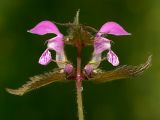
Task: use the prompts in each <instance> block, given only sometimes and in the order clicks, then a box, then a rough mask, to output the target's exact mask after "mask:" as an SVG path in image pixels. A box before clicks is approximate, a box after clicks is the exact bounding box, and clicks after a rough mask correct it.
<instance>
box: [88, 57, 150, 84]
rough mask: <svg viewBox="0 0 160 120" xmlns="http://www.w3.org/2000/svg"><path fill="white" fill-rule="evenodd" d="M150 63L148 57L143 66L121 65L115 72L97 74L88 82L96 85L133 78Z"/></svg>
mask: <svg viewBox="0 0 160 120" xmlns="http://www.w3.org/2000/svg"><path fill="white" fill-rule="evenodd" d="M151 61H152V56H149V57H148V60H147V61H146V62H145V63H144V64H140V65H137V66H132V65H123V66H121V67H118V68H116V69H115V70H111V71H106V72H101V73H97V74H95V75H93V78H91V79H90V80H91V81H94V82H97V83H104V82H108V81H112V80H118V79H125V78H131V77H135V76H138V75H141V74H142V73H143V72H144V71H145V70H147V69H148V68H149V67H150V66H151Z"/></svg>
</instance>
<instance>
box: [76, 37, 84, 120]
mask: <svg viewBox="0 0 160 120" xmlns="http://www.w3.org/2000/svg"><path fill="white" fill-rule="evenodd" d="M76 47H77V74H76V89H77V105H78V118H79V120H84V116H83V102H82V79H83V78H82V74H81V51H82V45H81V41H80V40H79V41H77V46H76Z"/></svg>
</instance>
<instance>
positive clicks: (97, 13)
mask: <svg viewBox="0 0 160 120" xmlns="http://www.w3.org/2000/svg"><path fill="white" fill-rule="evenodd" d="M78 9H80V21H81V23H84V24H87V25H90V26H92V27H95V28H97V29H98V28H99V27H100V26H101V25H102V24H104V23H105V22H106V21H116V22H118V23H119V24H120V25H122V26H123V27H124V28H125V29H126V30H127V31H128V32H130V33H132V36H124V37H112V36H111V37H110V39H112V40H113V41H114V43H115V44H114V45H113V47H112V48H113V50H114V51H115V52H116V53H117V54H118V56H119V58H120V62H121V65H122V64H131V65H137V64H140V63H143V62H144V61H145V60H146V59H147V57H148V56H149V55H151V54H152V55H153V65H152V67H151V68H150V69H149V70H147V71H146V72H145V74H143V75H142V76H140V77H137V78H133V79H125V80H119V81H113V82H110V83H105V84H93V83H90V82H87V83H84V87H83V89H84V90H83V99H84V111H85V119H86V120H160V55H159V53H160V47H159V45H160V1H159V0H0V120H77V119H78V118H77V106H76V94H75V93H76V90H75V83H74V82H71V83H67V84H52V85H49V86H47V87H44V88H41V89H39V90H36V91H33V92H31V93H29V94H26V95H24V96H23V97H19V96H14V95H11V94H8V93H7V92H6V91H5V88H6V87H10V88H17V87H19V86H21V85H22V84H23V83H25V82H26V81H27V80H28V77H30V76H33V75H36V74H39V73H43V72H44V71H48V70H51V69H52V68H54V67H56V64H54V63H53V64H49V65H48V66H41V65H39V64H38V63H37V61H38V59H39V56H40V55H41V53H42V52H43V51H44V49H45V48H46V46H45V45H44V41H45V40H46V39H48V38H49V37H50V36H37V35H33V34H30V33H27V30H28V29H30V28H32V27H33V26H35V25H36V24H37V23H38V22H40V21H42V20H54V21H58V22H62V23H63V22H69V21H70V22H71V21H72V20H73V17H74V15H75V13H76V11H77V10H78ZM59 28H60V30H61V31H62V32H63V33H64V34H66V28H63V27H59ZM66 49H67V54H68V56H70V60H72V61H73V62H75V59H74V58H75V55H76V54H75V52H73V51H75V50H74V48H72V47H68V48H66ZM90 51H91V48H86V49H85V50H84V53H83V55H84V59H83V61H84V63H85V62H87V60H88V59H89V57H87V56H89V55H90V54H89V53H90ZM85 56H86V57H85ZM101 67H102V68H103V69H106V70H108V69H113V67H112V66H111V65H110V64H108V63H107V62H103V63H102V64H101Z"/></svg>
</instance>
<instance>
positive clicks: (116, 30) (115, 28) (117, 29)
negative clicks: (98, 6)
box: [84, 22, 131, 75]
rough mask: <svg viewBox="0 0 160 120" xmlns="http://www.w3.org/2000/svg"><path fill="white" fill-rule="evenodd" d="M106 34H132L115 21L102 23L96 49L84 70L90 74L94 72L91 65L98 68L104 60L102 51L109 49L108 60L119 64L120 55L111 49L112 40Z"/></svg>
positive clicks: (96, 37)
mask: <svg viewBox="0 0 160 120" xmlns="http://www.w3.org/2000/svg"><path fill="white" fill-rule="evenodd" d="M104 34H105V35H107V34H111V35H115V36H122V35H131V34H130V33H128V32H126V31H125V30H124V29H123V28H122V27H121V26H120V25H119V24H117V23H115V22H106V23H105V24H104V25H102V27H101V28H100V30H99V31H98V32H97V34H96V36H95V38H94V51H93V55H92V59H91V61H90V62H89V63H88V64H87V65H86V67H85V68H84V71H86V73H87V74H88V75H89V74H90V73H92V72H93V70H92V71H91V66H92V68H93V69H97V68H98V66H99V65H100V63H101V61H102V60H104V59H102V58H101V55H102V52H104V51H107V50H108V53H107V57H106V59H107V60H108V62H109V63H111V64H112V65H113V66H117V65H119V59H118V56H117V55H116V54H115V53H114V52H113V51H112V50H111V40H109V39H107V38H105V37H103V35H104ZM89 65H90V66H89Z"/></svg>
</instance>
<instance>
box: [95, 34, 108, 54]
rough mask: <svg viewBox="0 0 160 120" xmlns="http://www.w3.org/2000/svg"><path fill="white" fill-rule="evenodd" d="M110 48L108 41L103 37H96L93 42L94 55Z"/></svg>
mask: <svg viewBox="0 0 160 120" xmlns="http://www.w3.org/2000/svg"><path fill="white" fill-rule="evenodd" d="M110 48H111V44H110V40H108V39H106V38H104V37H96V38H95V40H94V53H95V54H100V53H102V52H103V51H105V50H109V49H110Z"/></svg>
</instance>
